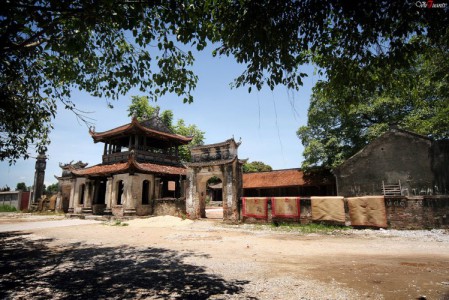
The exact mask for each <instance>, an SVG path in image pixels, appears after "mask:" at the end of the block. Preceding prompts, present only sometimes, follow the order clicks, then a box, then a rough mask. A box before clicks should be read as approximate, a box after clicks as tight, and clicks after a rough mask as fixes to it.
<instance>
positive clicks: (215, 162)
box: [184, 155, 237, 168]
mask: <svg viewBox="0 0 449 300" xmlns="http://www.w3.org/2000/svg"><path fill="white" fill-rule="evenodd" d="M236 158H237V156H236V155H234V156H233V157H232V158H230V159H219V160H209V161H200V162H186V163H184V164H185V165H186V166H188V167H192V168H193V167H205V166H218V165H225V164H229V163H232V162H233V161H234V160H235V159H236Z"/></svg>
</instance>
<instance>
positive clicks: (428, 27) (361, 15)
mask: <svg viewBox="0 0 449 300" xmlns="http://www.w3.org/2000/svg"><path fill="white" fill-rule="evenodd" d="M421 6H423V5H422V2H420V1H418V2H416V1H387V0H382V1H368V2H366V1H357V2H355V3H353V2H348V1H343V0H336V1H318V0H313V1H293V0H290V1H273V0H262V1H252V0H239V1H228V0H226V1H224V0H210V1H204V0H201V1H199V0H184V1H175V0H169V1H121V0H115V1H114V0H98V1H94V2H92V1H86V0H70V1H69V0H60V1H50V0H18V1H6V2H5V3H3V5H2V10H1V12H0V56H1V57H2V59H1V61H0V74H1V75H0V98H1V99H2V101H1V104H0V105H1V106H0V132H1V134H0V160H6V159H8V160H9V161H10V162H14V161H15V160H16V159H18V158H19V157H25V158H26V157H28V152H27V151H28V147H29V146H31V145H35V146H36V147H37V148H38V152H40V151H41V150H44V149H45V147H46V146H47V145H48V144H49V142H50V141H49V140H48V134H49V131H50V130H51V127H52V125H51V121H52V119H53V118H54V116H55V113H56V106H57V104H62V105H64V106H65V107H66V108H67V109H71V110H73V111H75V112H76V113H78V114H79V116H80V117H81V118H82V117H83V116H82V114H80V111H79V110H78V108H77V107H76V103H75V102H72V101H71V99H70V94H71V90H72V89H74V88H76V89H80V90H84V91H86V92H88V93H90V94H92V95H94V96H98V97H105V98H107V99H108V101H109V99H116V98H117V97H118V96H119V95H123V94H126V93H127V92H128V91H129V90H130V89H131V88H133V87H138V88H139V89H140V91H142V92H145V93H147V94H148V95H150V97H151V98H152V99H157V98H158V97H160V96H162V95H164V94H166V93H174V94H176V95H178V96H179V97H181V98H182V100H183V101H184V102H191V101H193V98H192V95H191V91H192V90H193V89H194V88H195V86H196V82H197V77H196V75H195V74H194V73H193V72H192V70H191V69H190V67H191V66H192V63H193V60H194V57H193V54H192V53H191V52H190V51H188V50H183V49H181V48H180V47H186V48H188V49H190V48H191V47H196V49H197V50H203V49H204V48H205V46H206V45H207V43H209V42H212V43H214V45H216V46H215V47H214V48H215V49H214V50H213V54H214V55H227V56H233V57H234V58H235V59H236V61H237V62H239V63H242V64H245V65H246V70H245V71H244V72H243V74H241V75H240V76H238V77H237V78H236V79H235V81H234V86H236V87H240V86H244V85H249V88H248V90H249V91H250V90H251V87H252V86H255V87H256V88H257V89H261V88H262V86H263V85H264V84H267V85H268V86H269V87H270V88H272V89H273V88H274V87H275V86H276V85H279V84H282V85H285V86H286V87H288V88H292V89H299V88H300V87H301V85H302V79H303V78H304V77H305V76H306V74H305V73H303V72H302V69H301V68H302V66H303V65H304V64H307V63H310V62H314V63H315V64H317V66H318V67H319V71H320V72H322V73H323V74H326V76H327V77H328V78H329V79H331V80H332V82H337V83H338V82H345V81H348V82H351V83H354V84H367V83H369V81H368V78H367V77H364V76H361V75H363V74H359V73H357V72H355V70H357V67H359V66H368V67H374V68H375V67H379V66H382V65H391V66H392V67H395V68H397V67H400V66H405V65H407V64H408V63H409V57H411V56H412V54H414V53H420V52H422V50H423V49H424V48H425V47H426V46H427V45H443V44H444V43H445V41H444V40H442V37H443V36H444V35H445V33H446V32H447V30H448V29H447V26H446V25H447V24H448V23H449V22H448V19H449V14H448V13H447V9H448V8H447V7H446V8H440V7H441V6H444V5H439V6H438V7H437V6H436V5H434V6H435V8H434V9H432V8H424V7H421ZM446 6H447V5H446ZM413 37H416V38H413ZM109 104H110V103H109ZM31 108H32V109H31Z"/></svg>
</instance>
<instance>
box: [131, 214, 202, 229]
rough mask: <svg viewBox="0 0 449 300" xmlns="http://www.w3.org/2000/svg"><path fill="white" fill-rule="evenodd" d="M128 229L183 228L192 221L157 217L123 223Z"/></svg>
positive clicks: (171, 217)
mask: <svg viewBox="0 0 449 300" xmlns="http://www.w3.org/2000/svg"><path fill="white" fill-rule="evenodd" d="M125 223H127V224H128V225H129V226H130V227H183V226H188V225H190V224H193V221H192V220H187V219H185V220H183V219H181V218H178V217H173V216H158V217H151V218H144V219H133V220H129V221H125Z"/></svg>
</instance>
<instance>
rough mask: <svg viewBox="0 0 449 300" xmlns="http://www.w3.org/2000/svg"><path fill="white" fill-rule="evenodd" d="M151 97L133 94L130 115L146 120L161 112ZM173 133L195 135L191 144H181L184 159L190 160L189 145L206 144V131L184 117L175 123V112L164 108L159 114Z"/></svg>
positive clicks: (129, 108) (180, 155)
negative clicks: (151, 100) (189, 122)
mask: <svg viewBox="0 0 449 300" xmlns="http://www.w3.org/2000/svg"><path fill="white" fill-rule="evenodd" d="M149 100H150V98H149V97H148V96H132V97H131V104H130V105H129V107H128V113H129V114H128V116H136V118H137V119H138V120H145V119H148V118H149V117H151V116H153V115H154V114H155V113H157V114H159V111H160V107H159V106H151V105H150V103H149ZM159 117H160V118H161V120H162V122H163V123H164V125H165V126H167V128H168V129H170V130H171V131H172V132H173V133H176V134H180V135H183V136H191V137H193V139H192V141H191V142H190V144H189V145H186V146H180V147H179V149H178V153H179V157H180V158H181V160H183V161H190V150H189V147H192V146H198V145H203V144H204V132H203V131H201V130H200V129H199V128H198V127H197V126H196V125H194V124H190V125H186V124H185V121H184V120H183V119H178V120H177V123H176V124H173V117H174V116H173V112H172V111H171V110H164V111H162V112H161V113H160V116H159Z"/></svg>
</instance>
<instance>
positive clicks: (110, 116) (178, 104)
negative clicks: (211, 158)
mask: <svg viewBox="0 0 449 300" xmlns="http://www.w3.org/2000/svg"><path fill="white" fill-rule="evenodd" d="M210 53H211V51H203V52H201V53H198V54H196V56H195V57H196V61H195V64H194V67H193V70H194V71H195V73H196V74H197V75H198V77H199V80H198V84H197V88H196V89H195V91H194V92H193V96H194V102H193V103H192V104H184V103H182V100H181V99H179V98H177V97H176V96H173V95H167V96H165V97H163V98H161V99H159V100H158V102H156V105H159V106H160V107H161V110H167V109H169V110H172V111H173V113H174V119H175V121H176V119H179V118H182V119H184V120H185V122H186V124H196V125H197V126H198V127H199V128H200V129H201V130H202V131H204V132H205V133H206V134H205V143H206V144H212V143H218V142H222V141H224V140H227V139H229V138H231V137H234V138H235V139H236V140H237V141H238V140H239V139H240V138H241V139H242V144H241V146H240V148H239V158H242V159H245V158H248V159H249V161H263V162H264V163H266V164H268V165H270V166H272V167H273V169H288V168H297V167H300V165H301V162H302V159H303V157H302V152H303V147H302V145H301V141H300V140H299V139H298V138H297V136H296V130H297V129H298V128H299V127H300V126H301V125H305V124H306V123H307V109H308V106H309V100H310V95H311V89H312V87H313V85H314V84H315V83H316V81H317V80H318V79H319V78H318V75H314V73H313V67H311V66H305V67H304V70H303V71H302V72H303V73H307V74H309V77H308V78H305V79H304V86H303V88H302V89H301V90H300V91H291V90H287V88H285V87H283V86H278V87H276V88H275V90H274V91H271V90H270V89H269V88H264V89H262V90H261V91H257V90H256V89H255V88H253V91H252V92H251V93H248V87H243V88H239V89H231V88H230V83H231V82H232V81H233V79H234V78H236V77H237V76H238V75H240V74H241V72H242V70H243V68H244V66H242V65H239V64H237V63H236V62H235V61H234V60H233V58H228V57H215V58H213V57H212V56H211V54H210ZM134 95H144V94H142V93H140V92H138V91H131V92H130V93H128V94H127V95H125V96H122V97H120V99H119V100H117V101H112V104H113V105H114V108H113V109H109V108H107V105H106V100H105V99H100V98H94V97H91V96H89V95H88V94H85V93H81V92H78V91H74V92H73V94H72V100H73V102H75V103H76V106H77V108H79V109H80V110H83V111H87V112H91V113H89V114H88V116H89V117H91V118H93V119H95V130H96V131H97V132H100V131H105V130H109V129H112V128H114V127H117V126H120V125H123V124H127V123H129V122H130V118H129V117H128V112H127V108H128V106H129V104H130V103H131V96H134ZM152 104H154V103H152ZM60 106H61V107H59V108H58V113H57V115H56V118H55V120H54V122H53V124H54V129H53V131H52V133H51V135H50V137H51V144H50V146H49V147H48V153H47V155H48V160H47V169H46V173H45V184H46V185H49V184H52V183H55V182H57V180H56V179H55V177H54V176H55V175H56V176H60V175H61V169H60V168H59V163H68V162H70V161H72V160H73V161H78V160H81V161H83V162H87V163H89V166H93V165H96V164H99V163H101V155H102V151H103V144H101V143H100V144H94V142H93V141H92V138H91V137H90V135H89V132H88V128H87V127H86V125H84V124H83V123H80V122H79V121H78V120H77V118H76V117H75V115H74V114H73V113H72V112H70V111H67V110H64V109H63V108H62V105H60ZM32 151H33V150H32V149H30V153H31V155H32V156H33V155H34V156H35V153H33V152H32ZM34 164H35V160H34V159H28V160H19V161H18V162H17V163H16V164H15V165H13V166H9V164H8V162H1V163H0V170H1V172H0V187H4V186H6V185H8V186H9V187H11V189H15V187H16V185H17V183H18V182H25V183H26V185H27V186H31V185H32V184H33V179H34Z"/></svg>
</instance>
